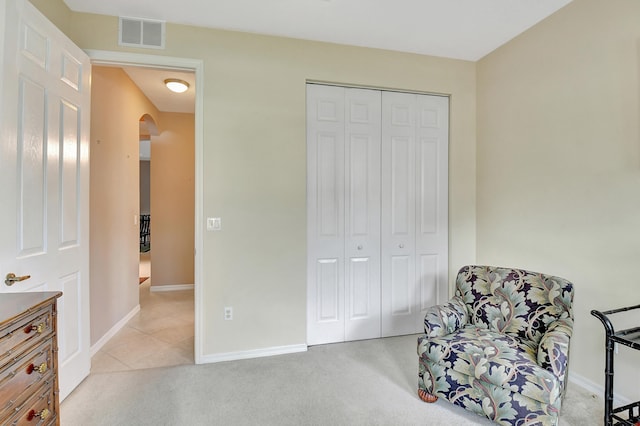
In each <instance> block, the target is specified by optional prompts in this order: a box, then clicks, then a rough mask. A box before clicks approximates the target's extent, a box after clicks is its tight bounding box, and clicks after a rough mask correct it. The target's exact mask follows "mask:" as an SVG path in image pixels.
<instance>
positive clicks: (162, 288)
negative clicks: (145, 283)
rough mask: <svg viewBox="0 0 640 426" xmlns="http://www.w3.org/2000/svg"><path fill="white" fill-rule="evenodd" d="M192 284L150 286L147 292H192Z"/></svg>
mask: <svg viewBox="0 0 640 426" xmlns="http://www.w3.org/2000/svg"><path fill="white" fill-rule="evenodd" d="M193 287H194V286H193V284H173V285H153V284H152V285H150V286H149V291H151V292H152V293H156V292H161V291H182V290H193Z"/></svg>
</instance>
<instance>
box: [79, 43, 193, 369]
mask: <svg viewBox="0 0 640 426" xmlns="http://www.w3.org/2000/svg"><path fill="white" fill-rule="evenodd" d="M89 55H90V56H91V58H92V60H93V61H92V63H93V64H94V66H96V65H97V66H99V67H103V66H106V67H112V68H113V67H120V68H121V67H127V68H131V67H136V68H139V69H140V70H142V71H149V70H150V68H149V67H151V66H152V67H153V69H154V70H155V71H157V70H158V69H161V70H165V71H166V70H168V71H176V67H177V66H178V65H177V64H180V68H181V69H180V70H179V71H180V72H185V71H186V72H190V73H191V74H192V75H193V79H194V80H195V81H197V80H199V79H200V78H201V72H202V69H201V67H202V65H201V62H200V61H192V60H183V59H179V58H178V59H176V58H163V57H150V56H146V55H133V54H120V53H114V52H89ZM96 68H97V67H96ZM198 86H200V87H198ZM193 89H194V91H195V92H196V96H195V97H196V100H195V101H194V106H192V107H193V109H194V112H193V113H192V118H191V126H192V140H191V142H192V146H193V148H192V150H193V152H192V155H191V161H192V177H191V184H192V188H193V189H192V190H191V191H188V192H190V193H191V204H192V206H193V210H192V214H191V217H190V219H191V221H192V228H191V231H190V234H191V238H192V239H191V243H190V247H188V248H187V250H188V252H189V253H190V254H192V255H193V253H194V250H193V249H194V247H195V248H196V249H197V248H198V247H199V246H200V245H201V242H200V241H199V238H198V236H197V232H195V228H196V227H195V223H198V222H199V220H198V217H199V216H200V215H199V210H200V209H199V208H198V206H199V205H200V199H199V196H198V195H197V194H199V191H197V187H198V186H199V182H200V180H201V179H200V178H199V176H200V175H201V173H200V171H199V166H198V164H199V162H198V161H197V160H198V158H199V152H201V144H202V140H201V135H202V132H201V126H202V120H201V118H202V115H201V114H202V112H201V108H197V106H198V105H200V104H201V97H202V90H201V85H199V84H194V87H193ZM162 114H163V113H162V112H160V114H159V120H158V122H159V123H162V122H163V119H166V118H167V117H166V116H163V115H162ZM138 119H139V117H136V126H137V125H138V122H137V120H138ZM127 125H129V124H127ZM160 126H162V124H160ZM161 131H162V129H161ZM155 138H156V137H155V136H153V135H152V136H151V137H150V138H149V139H150V141H151V143H153V140H154V139H155ZM158 138H159V140H160V143H161V144H164V143H165V142H166V140H163V139H162V135H160V136H158ZM94 142H96V143H99V142H97V141H94ZM102 143H103V144H104V143H106V141H102ZM136 151H138V149H136ZM132 154H133V153H132ZM138 154H139V153H138V152H136V153H135V158H131V160H134V159H135V160H139V155H138ZM127 157H128V154H127ZM132 157H133V155H132ZM135 163H139V161H135ZM117 180H118V179H114V181H117ZM120 184H121V185H122V184H126V182H123V181H122V180H121V181H120ZM136 186H137V185H136ZM194 187H195V188H194ZM138 195H139V194H138ZM151 196H152V197H153V194H152V195H151ZM151 204H153V201H151ZM140 213H143V212H142V211H138V208H137V206H136V211H135V215H133V216H134V220H133V222H135V225H136V241H137V239H138V236H139V234H138V232H139V223H138V220H139V216H138V215H139V214H140ZM129 223H132V222H129ZM158 225H159V226H160V223H158ZM154 228H156V230H157V228H158V227H154ZM152 238H153V237H151V239H150V240H149V242H150V243H151V242H153V240H152ZM138 249H139V246H138V244H137V243H136V251H138ZM197 252H199V250H197V251H196V253H197ZM125 263H126V262H125ZM162 263H165V262H161V264H162ZM199 265H200V262H199V259H198V256H197V255H196V256H195V258H193V257H192V260H191V266H190V267H191V270H192V272H193V278H192V279H191V280H188V279H187V281H190V282H184V281H182V282H177V283H175V281H174V283H175V284H173V285H167V286H162V287H165V288H163V290H172V291H158V292H153V291H150V288H151V287H152V284H153V283H149V282H148V281H149V280H147V283H146V284H147V293H148V294H151V298H153V299H156V300H165V301H166V300H170V299H176V298H177V299H178V300H179V301H180V300H181V301H182V302H184V300H185V297H184V296H179V297H177V295H178V294H179V293H183V290H184V288H175V287H184V286H185V284H186V285H190V286H191V289H190V290H191V292H192V293H191V294H192V296H191V300H192V302H191V303H192V309H191V312H190V314H189V316H190V319H191V325H190V328H191V333H192V336H193V338H191V340H190V342H189V345H190V348H191V355H190V362H193V361H194V359H195V361H196V362H198V359H199V358H200V355H199V350H198V348H199V339H198V338H197V337H196V336H198V333H197V330H198V329H199V321H198V317H199V316H198V312H199V304H198V303H197V301H198V300H199V296H198V291H197V289H198V288H199V286H198V285H197V284H198V277H199V275H200V274H199V273H198V272H199ZM138 266H139V265H136V271H135V275H136V276H137V275H138ZM127 268H128V267H127ZM149 275H151V273H149ZM137 285H138V282H136V286H137ZM140 287H142V286H140ZM159 287H160V286H159ZM173 290H178V291H173ZM137 296H138V300H137V301H138V302H139V304H138V305H136V306H137V310H136V309H133V310H131V311H130V312H124V313H120V314H119V315H120V319H119V321H117V322H116V324H114V325H113V326H112V329H111V330H110V331H109V333H107V334H105V335H104V336H105V337H106V339H104V341H103V342H102V345H95V344H94V345H93V346H92V349H94V347H96V346H97V347H96V348H95V349H96V350H95V352H96V353H97V352H98V350H99V349H101V348H102V347H104V348H109V345H111V346H113V344H112V343H109V342H108V341H109V340H110V339H111V338H112V337H113V336H115V335H116V334H118V332H121V331H122V332H127V333H128V334H129V335H130V336H129V337H131V338H133V337H134V336H135V334H136V333H133V332H132V331H131V330H129V331H127V328H129V327H128V325H127V324H128V322H129V323H130V322H131V321H130V320H131V319H132V318H134V320H132V321H133V322H134V325H137V326H140V324H138V323H135V321H137V320H136V319H135V317H136V315H138V310H140V309H142V310H144V309H145V308H144V302H145V300H144V299H143V297H142V296H141V295H139V294H137ZM187 298H188V297H187ZM92 309H93V304H92ZM152 309H155V310H156V311H164V312H165V313H166V312H167V305H166V304H165V305H164V307H163V308H158V307H156V308H152ZM165 316H166V315H165ZM129 325H131V324H129ZM156 325H157V326H158V327H161V325H160V322H159V321H156ZM165 325H166V324H165ZM182 328H183V329H185V328H186V326H185V327H182ZM147 331H148V332H149V333H155V332H157V331H160V330H147ZM101 340H102V339H101ZM92 352H94V351H93V350H92ZM164 361H166V359H165V360H164ZM163 365H167V364H163ZM147 366H148V365H147Z"/></svg>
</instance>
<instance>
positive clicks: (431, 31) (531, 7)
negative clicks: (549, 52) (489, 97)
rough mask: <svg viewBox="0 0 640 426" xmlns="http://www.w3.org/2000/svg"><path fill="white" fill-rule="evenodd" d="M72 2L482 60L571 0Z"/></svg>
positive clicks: (107, 11) (118, 12)
mask: <svg viewBox="0 0 640 426" xmlns="http://www.w3.org/2000/svg"><path fill="white" fill-rule="evenodd" d="M64 1H65V3H66V4H67V5H68V6H69V7H70V8H71V9H73V10H75V11H80V12H89V13H98V14H104V15H113V16H127V17H135V18H149V19H160V20H165V21H167V22H173V23H181V24H189V25H196V26H202V27H211V28H220V29H229V30H238V31H245V32H252V33H260V34H270V35H278V36H285V37H293V38H300V39H307V40H319V41H327V42H333V43H339V44H348V45H354V46H365V47H375V48H382V49H389V50H397V51H402V52H413V53H420V54H425V55H434V56H442V57H448V58H455V59H465V60H470V61H476V60H478V59H480V58H482V57H483V56H485V55H486V54H488V53H489V52H491V51H493V50H494V49H496V48H497V47H499V46H501V45H502V44H504V43H506V42H507V41H509V40H511V39H512V38H514V37H515V36H517V35H518V34H520V33H522V32H523V31H525V30H526V29H528V28H530V27H531V26H533V25H535V24H536V23H537V22H539V21H541V20H542V19H544V18H546V17H547V16H549V15H550V14H552V13H554V12H555V11H556V10H558V9H560V8H561V7H563V6H565V5H566V4H568V3H569V2H570V1H571V0H181V1H175V0H108V1H105V0H64ZM169 37H170V33H169Z"/></svg>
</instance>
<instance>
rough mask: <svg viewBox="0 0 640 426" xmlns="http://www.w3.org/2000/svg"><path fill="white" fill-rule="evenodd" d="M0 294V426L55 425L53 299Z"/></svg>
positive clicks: (48, 294)
mask: <svg viewBox="0 0 640 426" xmlns="http://www.w3.org/2000/svg"><path fill="white" fill-rule="evenodd" d="M61 295H62V293H60V292H46V293H3V294H0V321H1V322H0V425H59V424H60V415H59V413H60V410H59V401H58V359H57V356H58V345H57V339H56V334H57V333H56V299H57V298H58V297H60V296H61Z"/></svg>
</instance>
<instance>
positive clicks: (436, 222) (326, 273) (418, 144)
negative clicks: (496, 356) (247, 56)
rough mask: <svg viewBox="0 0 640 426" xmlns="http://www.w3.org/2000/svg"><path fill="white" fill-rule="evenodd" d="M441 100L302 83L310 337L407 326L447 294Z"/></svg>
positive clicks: (324, 339)
mask: <svg viewBox="0 0 640 426" xmlns="http://www.w3.org/2000/svg"><path fill="white" fill-rule="evenodd" d="M447 145H448V98H446V97H441V96H427V95H414V94H407V93H395V92H386V91H385V92H382V91H379V90H369V89H353V88H344V87H336V86H326V85H316V84H309V85H307V220H308V232H307V235H308V257H307V258H308V263H307V274H308V276H307V281H308V287H307V288H308V294H307V299H308V304H307V343H308V344H310V345H314V344H321V343H331V342H341V341H348V340H359V339H369V338H376V337H381V336H390V335H399V334H408V333H415V332H418V331H420V329H421V322H422V318H421V316H422V315H424V314H423V312H422V311H423V310H424V309H425V308H426V307H428V306H430V305H432V304H435V303H437V301H438V299H439V296H442V297H447V296H448V294H447V167H446V166H447Z"/></svg>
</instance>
